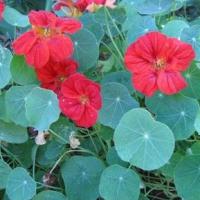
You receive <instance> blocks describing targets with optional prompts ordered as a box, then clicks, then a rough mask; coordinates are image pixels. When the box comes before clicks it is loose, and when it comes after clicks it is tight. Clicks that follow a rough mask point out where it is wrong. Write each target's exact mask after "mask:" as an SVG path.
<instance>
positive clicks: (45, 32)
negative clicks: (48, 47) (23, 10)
mask: <svg viewBox="0 0 200 200" xmlns="http://www.w3.org/2000/svg"><path fill="white" fill-rule="evenodd" d="M32 28H33V30H34V31H35V33H36V34H37V35H39V36H41V37H45V38H49V37H52V36H53V35H55V34H57V30H55V29H51V28H44V27H38V26H32Z"/></svg>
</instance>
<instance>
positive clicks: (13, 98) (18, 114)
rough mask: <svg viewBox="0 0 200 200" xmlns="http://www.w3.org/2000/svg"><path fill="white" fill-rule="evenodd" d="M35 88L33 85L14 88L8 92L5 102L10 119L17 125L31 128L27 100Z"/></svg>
mask: <svg viewBox="0 0 200 200" xmlns="http://www.w3.org/2000/svg"><path fill="white" fill-rule="evenodd" d="M34 87H35V86H33V85H32V86H13V87H11V88H10V89H9V90H8V91H7V92H6V96H5V100H6V110H7V113H8V117H9V119H11V120H12V121H13V122H14V123H15V124H17V125H21V126H24V127H28V126H29V122H28V120H27V118H26V110H25V99H26V96H27V95H28V94H29V93H30V92H31V90H32V89H33V88H34Z"/></svg>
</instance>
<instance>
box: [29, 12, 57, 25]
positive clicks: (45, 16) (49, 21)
mask: <svg viewBox="0 0 200 200" xmlns="http://www.w3.org/2000/svg"><path fill="white" fill-rule="evenodd" d="M28 17H29V21H30V23H31V24H32V25H34V26H41V27H47V26H49V25H55V23H56V19H57V17H56V15H54V14H53V13H52V12H49V11H42V10H41V11H34V10H33V11H31V12H30V13H29V15H28Z"/></svg>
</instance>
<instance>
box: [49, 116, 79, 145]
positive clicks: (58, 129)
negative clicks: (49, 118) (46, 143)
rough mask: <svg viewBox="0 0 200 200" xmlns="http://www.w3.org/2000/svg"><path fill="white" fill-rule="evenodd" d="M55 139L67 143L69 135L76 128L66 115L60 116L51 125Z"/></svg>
mask: <svg viewBox="0 0 200 200" xmlns="http://www.w3.org/2000/svg"><path fill="white" fill-rule="evenodd" d="M51 130H52V131H53V132H54V135H55V134H56V136H55V140H56V141H58V142H59V143H61V144H69V136H70V135H71V134H72V133H73V132H74V131H75V130H76V129H75V127H74V125H73V124H72V123H70V122H69V120H68V119H67V118H66V117H62V116H61V117H60V118H59V120H58V121H57V122H55V123H53V124H52V125H51Z"/></svg>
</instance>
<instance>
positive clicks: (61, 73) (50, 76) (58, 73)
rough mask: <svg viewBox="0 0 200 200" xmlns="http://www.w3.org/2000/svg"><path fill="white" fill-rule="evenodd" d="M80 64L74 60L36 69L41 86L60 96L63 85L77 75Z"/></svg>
mask: <svg viewBox="0 0 200 200" xmlns="http://www.w3.org/2000/svg"><path fill="white" fill-rule="evenodd" d="M77 68H78V63H77V62H76V61H75V60H73V59H66V60H64V61H61V62H52V61H50V62H49V63H47V64H46V65H45V66H44V67H42V68H38V69H36V74H37V77H38V79H39V81H40V83H41V86H42V87H43V88H46V89H50V90H53V91H54V92H55V93H56V94H58V95H59V93H60V88H61V84H62V83H63V82H64V81H65V80H66V79H67V78H68V77H69V76H70V75H72V74H74V73H76V70H77Z"/></svg>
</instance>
